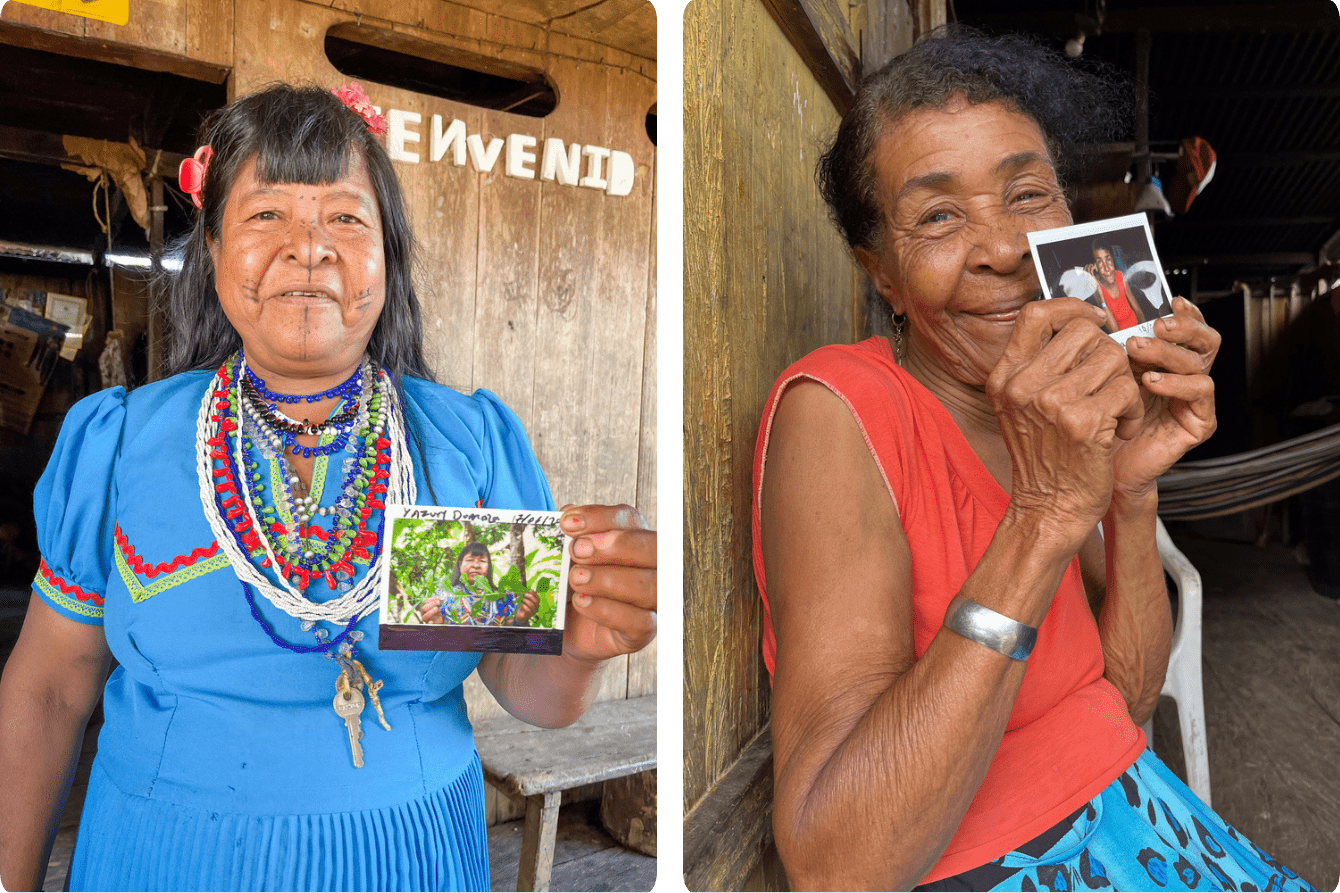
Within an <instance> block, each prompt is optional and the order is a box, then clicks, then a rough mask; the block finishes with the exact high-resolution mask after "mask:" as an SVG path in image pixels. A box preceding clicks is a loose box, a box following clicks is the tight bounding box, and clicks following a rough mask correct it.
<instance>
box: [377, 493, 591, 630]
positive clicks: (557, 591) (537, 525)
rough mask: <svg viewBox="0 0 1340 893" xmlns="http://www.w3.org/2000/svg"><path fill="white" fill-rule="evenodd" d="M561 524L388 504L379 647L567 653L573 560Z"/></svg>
mask: <svg viewBox="0 0 1340 893" xmlns="http://www.w3.org/2000/svg"><path fill="white" fill-rule="evenodd" d="M560 518H562V515H561V514H560V513H559V512H543V511H508V510H504V509H487V508H441V507H437V506H398V505H388V506H387V507H386V519H387V529H388V531H389V533H390V560H389V561H387V562H386V565H385V570H384V571H383V574H382V584H381V585H382V589H381V599H382V601H381V611H382V613H381V616H382V622H381V628H380V630H379V634H380V637H381V638H380V641H379V646H380V647H381V648H382V649H383V650H391V651H424V650H431V651H505V652H525V653H528V654H560V653H561V652H562V648H563V620H564V614H565V611H566V608H567V591H568V564H569V560H570V557H569V554H568V550H567V539H568V538H567V536H566V535H564V533H563V531H562V530H560V529H559V526H558V523H559V519H560Z"/></svg>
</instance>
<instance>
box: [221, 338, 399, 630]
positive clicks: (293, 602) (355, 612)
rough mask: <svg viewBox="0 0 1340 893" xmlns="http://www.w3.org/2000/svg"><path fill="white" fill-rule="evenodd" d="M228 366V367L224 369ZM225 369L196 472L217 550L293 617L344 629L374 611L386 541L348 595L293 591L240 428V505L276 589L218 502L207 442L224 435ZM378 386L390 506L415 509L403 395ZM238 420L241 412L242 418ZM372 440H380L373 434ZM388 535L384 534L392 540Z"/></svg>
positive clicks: (385, 382)
mask: <svg viewBox="0 0 1340 893" xmlns="http://www.w3.org/2000/svg"><path fill="white" fill-rule="evenodd" d="M226 366H227V364H225V367H224V368H226ZM223 372H224V370H223V369H220V370H219V371H218V372H216V373H215V375H214V379H213V380H212V381H211V382H210V386H209V388H207V389H206V391H205V397H204V399H203V400H202V401H201V403H200V414H199V415H198V417H197V419H196V441H195V445H196V470H197V474H198V476H199V481H200V501H201V504H202V505H203V506H204V510H205V519H206V520H207V521H208V522H209V526H210V529H211V530H212V531H213V532H214V537H215V539H216V540H217V541H218V543H219V547H220V548H221V549H222V550H223V552H224V554H225V555H227V556H228V560H229V561H230V562H231V563H232V566H233V570H234V571H235V572H236V574H237V576H238V578H239V579H240V580H241V581H242V582H243V583H247V584H249V585H251V586H253V587H255V588H256V589H257V591H259V592H260V593H261V594H262V595H263V596H265V598H266V599H267V600H268V601H269V602H270V603H271V604H273V605H274V606H275V607H277V608H279V609H280V610H281V611H283V612H284V613H286V614H288V615H289V616H291V617H295V618H297V619H299V620H303V621H326V622H330V623H338V624H346V623H348V622H349V621H350V620H351V619H352V618H354V617H356V616H357V617H363V616H366V615H367V614H368V613H371V612H372V611H374V610H376V607H377V601H378V591H377V590H378V583H379V582H380V580H381V573H382V566H383V562H385V561H386V552H387V549H386V548H385V542H384V541H383V542H382V544H381V545H382V548H379V549H378V550H377V555H376V557H375V559H374V560H373V562H372V564H371V566H370V567H369V568H368V571H367V573H366V574H364V576H363V579H362V580H360V581H359V582H358V584H357V585H356V586H354V587H353V588H352V589H350V590H349V591H348V592H345V593H343V594H342V595H339V596H337V597H336V598H333V599H331V600H330V601H327V602H321V603H317V602H313V601H312V600H310V599H309V598H307V596H306V595H304V594H303V591H302V590H300V589H298V588H297V587H295V586H294V585H293V584H292V583H290V582H289V581H288V580H287V579H285V577H284V574H283V573H282V572H280V571H279V567H280V565H279V560H278V558H277V556H276V554H275V549H274V546H273V544H272V543H271V541H270V532H269V530H267V529H266V526H265V524H264V521H263V520H262V518H261V517H260V515H259V514H258V513H257V512H256V510H255V508H254V504H253V501H252V494H251V489H250V484H249V477H250V476H249V475H248V474H246V473H245V468H246V457H245V455H243V446H242V431H241V427H240V426H239V427H238V429H237V430H236V431H235V432H234V435H235V436H234V437H233V442H234V453H235V455H234V462H235V467H236V468H238V469H239V472H238V475H237V478H238V484H239V486H240V488H241V491H242V492H241V497H242V498H241V502H242V505H243V506H244V511H245V512H246V514H247V516H248V518H249V519H250V521H251V525H252V529H253V530H255V531H256V532H257V533H258V534H259V538H260V543H261V545H262V547H263V549H264V550H265V556H266V561H267V562H268V564H269V566H270V567H272V568H274V569H275V577H276V578H277V579H278V581H279V582H278V585H276V583H275V582H274V581H273V580H271V579H270V577H269V576H268V575H267V574H265V573H264V572H263V571H262V570H261V569H260V568H259V567H257V566H256V565H255V563H253V562H252V560H251V556H250V555H249V554H247V552H246V551H245V550H243V548H242V546H241V545H240V544H239V543H238V541H237V539H236V536H235V534H234V532H233V529H232V528H231V527H230V526H229V524H228V519H227V518H225V517H224V515H223V512H222V511H221V510H220V508H219V505H218V503H217V502H216V500H215V488H214V485H215V478H214V467H213V462H212V461H211V456H210V446H209V441H210V440H211V439H216V438H217V437H218V436H219V434H220V432H221V430H222V429H221V420H220V419H219V416H218V413H216V412H215V411H214V408H215V407H214V403H215V400H216V397H215V392H217V391H221V390H223V389H224V382H225V380H226V379H225V377H224V374H223ZM245 374H246V369H245V366H244V365H243V364H242V363H241V362H239V363H238V368H237V374H236V376H235V377H234V379H235V380H234V381H233V383H232V388H233V395H232V399H233V401H234V405H236V406H238V407H241V406H242V388H241V382H242V378H243V376H244V375H245ZM376 386H377V388H378V390H379V391H380V393H381V402H382V406H383V410H382V412H383V417H384V418H385V420H386V425H385V431H384V433H383V436H384V437H385V438H386V439H387V440H388V441H390V447H389V450H390V457H391V463H390V466H391V467H390V477H389V478H388V479H387V481H386V484H387V492H386V498H385V500H384V501H385V502H386V503H388V504H389V503H393V502H394V503H400V504H410V505H412V504H413V503H414V501H415V497H416V487H415V484H414V466H413V463H412V462H411V460H410V456H409V447H408V443H407V441H406V437H405V420H404V416H403V414H402V411H401V407H400V400H399V395H398V394H397V393H396V390H395V388H393V387H391V384H390V378H389V376H388V375H387V373H386V372H385V370H381V371H380V373H379V375H378V376H377V383H376ZM239 419H240V413H239ZM370 436H376V435H375V434H371V435H370ZM389 533H390V531H389V530H388V531H386V534H387V535H389Z"/></svg>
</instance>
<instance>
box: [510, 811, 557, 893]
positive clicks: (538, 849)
mask: <svg viewBox="0 0 1340 893" xmlns="http://www.w3.org/2000/svg"><path fill="white" fill-rule="evenodd" d="M559 797H560V794H559V793H558V792H557V791H551V792H549V793H546V794H536V795H534V796H533V797H530V798H528V799H527V801H526V828H525V832H524V834H523V836H522V838H521V859H520V862H519V864H518V868H517V878H516V888H517V889H518V890H548V889H549V874H550V871H551V870H552V869H553V867H554V837H555V835H556V833H557V831H558V801H559Z"/></svg>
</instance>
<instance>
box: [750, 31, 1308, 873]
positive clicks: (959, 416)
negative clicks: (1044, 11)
mask: <svg viewBox="0 0 1340 893" xmlns="http://www.w3.org/2000/svg"><path fill="white" fill-rule="evenodd" d="M1111 89H1112V87H1111V86H1110V85H1109V84H1108V83H1107V82H1106V81H1102V80H1099V79H1098V78H1096V77H1095V76H1093V75H1089V74H1081V73H1080V72H1078V71H1077V70H1076V69H1073V68H1071V67H1070V66H1069V65H1068V64H1067V63H1066V62H1065V60H1063V59H1061V58H1059V57H1055V56H1053V55H1051V54H1049V53H1047V52H1045V51H1043V50H1041V49H1039V48H1038V47H1036V46H1034V45H1032V44H1030V43H1027V42H1026V41H1023V40H1022V39H1018V38H999V39H991V38H985V37H982V36H980V35H976V34H973V33H970V32H965V31H954V32H951V33H948V34H937V35H932V37H931V39H927V40H924V41H922V42H921V43H919V44H917V45H916V46H915V47H914V48H913V49H912V50H910V51H908V52H907V53H906V54H904V55H903V56H900V57H899V58H898V59H895V60H894V61H893V62H891V63H890V64H889V65H888V66H886V67H885V68H884V69H882V70H881V71H879V72H877V73H876V74H875V75H873V76H872V77H870V78H868V79H867V80H866V81H865V82H864V83H863V86H862V89H861V92H860V93H859V95H858V96H857V98H856V101H855V103H854V106H853V109H852V111H851V112H850V113H849V114H848V115H847V117H846V119H845V120H844V121H843V123H842V126H841V129H840V130H839V133H838V135H837V137H836V139H835V142H834V144H833V146H832V148H831V149H830V151H829V152H828V154H827V155H826V156H825V158H824V160H823V161H822V162H821V169H820V179H821V182H822V185H823V188H824V193H825V198H826V199H827V200H828V202H829V205H830V207H831V209H832V211H833V217H834V220H835V221H836V222H837V224H838V226H839V228H840V229H841V230H842V231H843V234H844V235H845V237H846V238H847V240H848V242H849V243H850V244H851V246H852V248H853V250H854V252H855V255H856V257H857V259H858V261H859V262H860V263H861V265H862V267H864V269H865V270H866V272H867V273H868V274H869V276H870V279H871V281H872V283H873V284H874V287H875V288H876V290H877V291H878V292H879V294H880V295H881V296H882V297H883V299H884V300H885V301H886V302H887V303H888V305H889V307H890V308H891V310H892V312H893V315H894V335H893V337H892V338H891V339H885V338H880V337H876V338H872V339H870V340H867V341H864V342H862V343H860V344H856V345H851V346H831V347H827V348H822V349H820V350H818V351H816V352H815V353H813V354H811V355H810V356H808V357H806V358H804V359H803V360H801V361H800V362H798V363H796V364H795V365H794V366H792V367H791V368H790V369H789V370H787V371H786V372H785V373H784V374H783V376H782V377H781V379H780V380H779V381H778V382H777V385H776V386H775V388H774V390H773V394H772V396H771V398H770V399H769V402H768V405H767V411H766V416H765V418H764V421H763V425H762V426H761V430H760V434H759V446H758V452H757V456H756V463H755V497H756V501H755V510H754V511H755V515H754V537H755V547H754V556H755V570H756V574H757V577H758V582H759V587H760V590H761V591H762V593H763V596H764V598H765V600H766V602H767V604H768V606H769V624H768V628H767V630H766V633H765V641H764V651H765V656H766V658H767V662H768V666H769V669H770V670H772V671H773V673H774V676H773V720H772V733H773V742H774V749H775V765H776V789H775V803H774V828H775V832H776V839H777V846H778V850H779V852H780V853H781V856H782V860H783V863H784V864H785V866H786V869H787V874H788V877H789V879H790V881H791V883H792V885H793V886H794V887H795V888H796V889H826V890H858V889H884V890H906V889H909V888H911V887H912V886H913V885H917V884H921V885H924V887H925V888H928V889H970V890H988V889H1014V890H1020V889H1025V890H1028V889H1071V890H1074V889H1142V890H1147V889H1239V888H1240V889H1249V888H1250V887H1251V886H1254V887H1255V888H1257V889H1311V888H1310V887H1308V886H1307V884H1306V883H1305V882H1303V881H1301V880H1300V879H1299V878H1298V877H1297V876H1296V875H1295V874H1294V873H1293V872H1291V871H1289V870H1288V869H1287V868H1285V867H1284V866H1282V865H1280V864H1279V863H1277V862H1275V861H1273V860H1271V859H1270V858H1269V857H1268V856H1266V855H1265V854H1264V853H1262V852H1260V851H1259V850H1257V849H1256V848H1255V847H1253V846H1252V845H1251V843H1250V842H1249V841H1247V840H1246V839H1245V838H1243V837H1241V836H1240V835H1238V834H1237V833H1236V832H1235V831H1234V830H1232V829H1231V828H1229V827H1228V826H1227V825H1225V824H1224V822H1223V821H1222V820H1221V819H1219V817H1218V816H1216V815H1215V814H1214V813H1213V812H1211V811H1210V809H1209V807H1207V806H1206V805H1205V804H1203V803H1201V802H1200V801H1199V800H1198V799H1196V797H1195V795H1193V794H1192V793H1191V792H1190V791H1189V790H1187V789H1186V787H1185V786H1184V785H1182V784H1181V782H1180V781H1178V780H1177V778H1176V777H1175V776H1173V775H1172V774H1171V773H1170V772H1168V770H1167V769H1166V768H1165V767H1164V766H1163V765H1162V764H1161V763H1160V762H1159V761H1158V760H1157V759H1156V758H1155V757H1154V756H1153V754H1152V753H1151V752H1149V751H1148V750H1146V745H1147V742H1146V741H1145V736H1144V733H1143V732H1142V731H1141V729H1140V725H1141V724H1142V723H1143V722H1145V720H1146V719H1148V718H1149V716H1150V714H1151V712H1152V711H1153V709H1154V706H1155V703H1156V701H1157V699H1158V694H1159V690H1160V688H1161V686H1162V683H1163V677H1164V672H1165V669H1166V666H1167V661H1168V653H1169V641H1170V636H1171V629H1172V622H1171V617H1170V610H1169V599H1168V595H1167V592H1166V590H1165V588H1164V582H1163V571H1162V567H1161V565H1160V563H1159V558H1158V552H1157V546H1156V544H1155V525H1156V511H1157V507H1158V491H1157V488H1156V485H1155V481H1156V480H1157V478H1158V476H1159V475H1160V474H1161V473H1162V472H1163V471H1164V470H1166V469H1167V468H1168V467H1169V466H1170V465H1172V463H1173V462H1175V461H1176V460H1177V459H1178V458H1179V457H1180V456H1182V455H1183V454H1184V453H1185V452H1186V451H1187V450H1189V449H1190V448H1191V447H1193V446H1195V445H1196V444H1198V443H1200V442H1202V441H1204V440H1205V439H1206V438H1207V437H1209V435H1210V434H1211V433H1212V432H1213V431H1214V428H1215V410H1214V390H1213V384H1212V382H1211V380H1210V378H1209V376H1208V374H1207V373H1208V370H1209V368H1210V364H1211V362H1212V361H1213V359H1214V356H1215V353H1216V351H1217V350H1218V347H1219V336H1218V334H1216V333H1215V332H1214V330H1212V329H1211V328H1210V327H1209V326H1207V325H1206V324H1205V322H1204V320H1203V318H1202V317H1201V315H1200V313H1199V312H1198V311H1197V310H1196V308H1195V307H1194V306H1193V305H1191V304H1190V303H1189V302H1187V301H1185V300H1181V299H1178V300H1177V301H1175V302H1174V305H1173V315H1172V316H1170V317H1169V318H1166V319H1163V320H1160V321H1159V322H1157V323H1156V324H1155V326H1154V337H1151V338H1135V339H1132V340H1131V341H1130V342H1129V344H1128V350H1129V357H1128V355H1127V353H1126V352H1123V350H1122V348H1121V346H1120V345H1118V344H1117V343H1116V342H1115V341H1113V340H1112V339H1111V338H1109V337H1108V336H1107V335H1105V334H1104V333H1103V331H1102V330H1101V329H1100V326H1101V325H1102V323H1104V322H1105V321H1106V313H1105V312H1102V311H1100V310H1099V309H1098V308H1095V307H1093V306H1092V305H1090V304H1087V303H1085V302H1084V301H1080V300H1078V299H1074V298H1058V299H1055V300H1051V301H1038V300H1037V298H1039V296H1040V290H1039V285H1038V278H1037V273H1036V271H1035V270H1034V266H1033V262H1032V258H1031V257H1030V255H1029V248H1028V241H1027V239H1026V238H1025V234H1026V233H1028V232H1030V231H1033V230H1040V229H1047V228H1051V227H1056V226H1063V225H1066V224H1069V223H1070V222H1071V217H1070V211H1069V209H1068V207H1067V204H1066V200H1065V196H1064V192H1063V185H1062V184H1063V183H1064V179H1063V178H1064V177H1066V176H1067V175H1068V174H1072V173H1073V169H1074V159H1075V158H1076V156H1077V155H1078V152H1077V147H1079V146H1082V145H1085V144H1090V143H1102V142H1105V141H1107V140H1108V138H1109V137H1108V132H1110V130H1111V128H1112V126H1113V125H1119V123H1120V122H1119V121H1118V120H1117V118H1116V115H1115V113H1112V112H1105V111H1104V108H1108V107H1110V106H1102V107H1097V106H1099V102H1098V100H1100V99H1101V98H1102V96H1104V95H1107V94H1109V93H1110V91H1111ZM1096 107H1097V108H1096ZM1077 128H1079V129H1077ZM1104 130H1106V131H1108V132H1103V131H1104ZM1132 366H1137V367H1138V368H1139V369H1142V370H1147V371H1143V372H1142V373H1141V374H1140V375H1139V377H1138V378H1137V377H1135V374H1133V372H1132ZM1100 527H1101V528H1102V530H1101V535H1100V532H1099V528H1100ZM1272 885H1273V886H1272Z"/></svg>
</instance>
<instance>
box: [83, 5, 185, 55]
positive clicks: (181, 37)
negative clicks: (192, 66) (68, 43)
mask: <svg viewBox="0 0 1340 893" xmlns="http://www.w3.org/2000/svg"><path fill="white" fill-rule="evenodd" d="M186 21H187V20H186V2H185V0H132V2H131V4H130V17H129V19H127V21H126V23H125V24H124V25H113V24H112V23H111V22H100V21H97V20H95V19H89V21H88V24H87V25H85V26H84V34H85V36H86V37H89V38H92V39H94V40H106V41H109V42H110V41H115V42H117V43H122V44H127V45H130V46H135V47H142V48H144V49H151V50H156V51H159V52H166V53H172V54H174V55H179V56H185V55H186V30H187V29H186Z"/></svg>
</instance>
